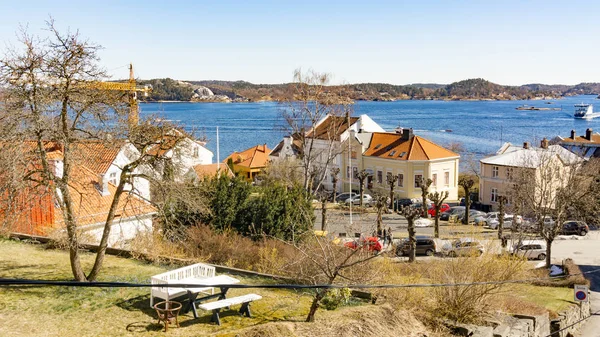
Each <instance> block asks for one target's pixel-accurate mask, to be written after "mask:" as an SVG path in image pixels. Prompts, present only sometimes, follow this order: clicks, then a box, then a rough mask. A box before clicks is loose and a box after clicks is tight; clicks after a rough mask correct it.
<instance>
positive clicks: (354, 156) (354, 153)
mask: <svg viewBox="0 0 600 337" xmlns="http://www.w3.org/2000/svg"><path fill="white" fill-rule="evenodd" d="M350 156H351V157H352V159H356V151H352V152H351V153H350Z"/></svg>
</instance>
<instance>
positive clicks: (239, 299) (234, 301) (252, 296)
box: [198, 294, 262, 311]
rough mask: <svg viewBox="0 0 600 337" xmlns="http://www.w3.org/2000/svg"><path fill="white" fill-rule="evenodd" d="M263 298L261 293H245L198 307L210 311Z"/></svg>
mask: <svg viewBox="0 0 600 337" xmlns="http://www.w3.org/2000/svg"><path fill="white" fill-rule="evenodd" d="M261 298H262V296H260V295H256V294H248V295H243V296H238V297H232V298H227V299H224V300H220V301H215V302H210V303H205V304H201V305H199V306H198V308H200V309H202V310H206V311H209V310H215V309H220V308H224V307H229V306H232V305H236V304H241V303H246V302H252V301H257V300H260V299H261Z"/></svg>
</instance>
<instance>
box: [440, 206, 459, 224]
mask: <svg viewBox="0 0 600 337" xmlns="http://www.w3.org/2000/svg"><path fill="white" fill-rule="evenodd" d="M464 211H465V206H454V207H450V209H449V210H447V211H445V212H443V213H442V214H441V215H440V220H445V221H448V219H449V218H450V215H454V214H458V213H460V212H464Z"/></svg>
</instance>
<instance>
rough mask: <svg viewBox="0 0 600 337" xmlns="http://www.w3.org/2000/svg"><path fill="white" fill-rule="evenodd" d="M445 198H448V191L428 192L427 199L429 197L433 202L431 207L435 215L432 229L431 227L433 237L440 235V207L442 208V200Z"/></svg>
mask: <svg viewBox="0 0 600 337" xmlns="http://www.w3.org/2000/svg"><path fill="white" fill-rule="evenodd" d="M447 198H448V191H444V192H435V193H429V199H431V201H432V202H433V207H434V209H435V216H434V221H435V223H434V229H433V236H434V237H435V238H439V237H440V209H441V208H442V205H443V204H444V201H445V200H446V199H447Z"/></svg>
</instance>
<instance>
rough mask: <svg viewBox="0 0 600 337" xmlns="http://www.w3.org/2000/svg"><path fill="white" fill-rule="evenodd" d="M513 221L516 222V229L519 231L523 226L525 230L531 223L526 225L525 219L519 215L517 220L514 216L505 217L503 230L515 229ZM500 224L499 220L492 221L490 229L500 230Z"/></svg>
mask: <svg viewBox="0 0 600 337" xmlns="http://www.w3.org/2000/svg"><path fill="white" fill-rule="evenodd" d="M513 221H514V222H515V227H514V228H516V229H519V228H520V227H521V226H523V228H525V227H528V226H529V223H528V222H526V223H524V221H523V217H522V216H520V215H517V216H516V218H515V217H514V216H513V215H510V214H508V215H505V216H504V224H503V225H502V229H510V230H512V229H513ZM499 224H500V221H498V219H496V220H492V221H491V222H490V225H489V227H490V228H491V229H498V225H499Z"/></svg>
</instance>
